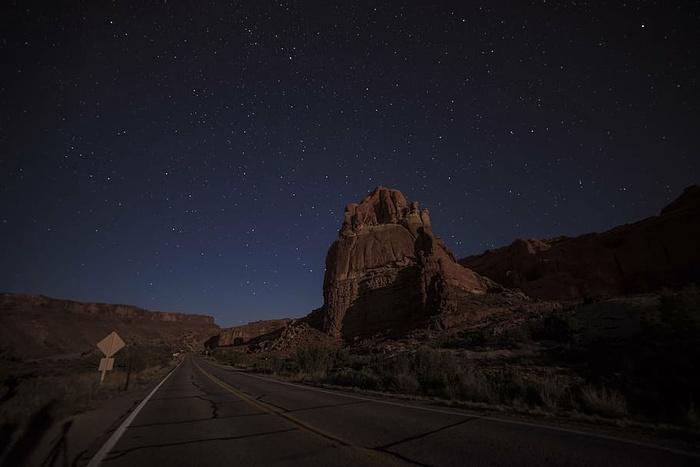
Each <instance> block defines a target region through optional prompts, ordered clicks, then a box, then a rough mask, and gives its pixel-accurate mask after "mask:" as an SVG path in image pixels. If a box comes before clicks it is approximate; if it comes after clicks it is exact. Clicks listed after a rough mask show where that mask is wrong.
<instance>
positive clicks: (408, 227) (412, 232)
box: [307, 187, 497, 339]
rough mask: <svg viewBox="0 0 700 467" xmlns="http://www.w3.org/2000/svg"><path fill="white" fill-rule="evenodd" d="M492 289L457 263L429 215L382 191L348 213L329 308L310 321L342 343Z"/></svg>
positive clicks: (328, 291)
mask: <svg viewBox="0 0 700 467" xmlns="http://www.w3.org/2000/svg"><path fill="white" fill-rule="evenodd" d="M493 287H496V284H493V283H492V282H491V281H489V280H488V279H485V278H483V277H481V276H480V275H478V274H476V273H474V272H473V271H471V270H469V269H467V268H464V267H462V266H461V265H460V264H458V263H457V261H456V259H455V257H454V255H453V253H452V252H451V251H450V250H449V249H448V248H447V246H446V245H445V243H444V242H443V241H442V240H441V239H440V238H439V237H437V236H435V234H434V233H433V230H432V227H431V224H430V217H429V213H428V210H427V209H422V210H421V209H419V207H418V203H417V202H413V203H410V204H409V203H408V201H407V200H406V198H405V197H404V195H403V194H401V192H400V191H398V190H392V189H387V188H384V187H377V188H376V189H375V190H374V191H372V192H371V193H370V194H369V195H368V196H367V197H365V198H364V199H363V200H362V201H361V202H360V203H359V204H354V203H353V204H349V205H348V206H347V207H346V209H345V215H344V219H343V224H342V227H341V228H340V232H339V235H338V239H337V240H336V241H335V242H334V243H333V244H332V246H331V247H330V250H329V251H328V255H327V257H326V274H325V278H324V283H323V297H324V305H323V307H322V308H321V309H320V310H318V311H316V312H315V313H312V315H310V316H309V317H308V318H307V321H308V322H309V323H312V324H316V325H318V327H320V328H321V329H322V330H323V331H324V332H326V333H329V334H330V335H333V336H339V335H340V336H342V337H343V338H344V339H348V338H353V337H362V336H368V335H371V334H373V333H376V332H381V331H386V330H400V329H408V328H411V327H415V326H417V325H420V324H421V323H425V321H426V319H427V318H430V317H434V316H436V315H439V314H442V313H450V312H454V311H456V310H458V309H460V307H461V305H462V303H463V302H465V301H467V300H468V299H469V298H470V297H473V296H476V295H483V294H485V293H486V292H487V291H488V290H489V289H490V288H493ZM496 288H497V287H496Z"/></svg>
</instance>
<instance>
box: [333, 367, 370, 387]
mask: <svg viewBox="0 0 700 467" xmlns="http://www.w3.org/2000/svg"><path fill="white" fill-rule="evenodd" d="M322 381H323V382H324V383H327V384H333V385H337V386H347V387H352V388H358V389H369V390H376V389H379V388H380V386H381V384H382V380H381V379H380V378H379V377H378V376H377V375H375V374H374V373H373V372H372V371H370V370H369V369H367V368H363V369H361V370H354V369H352V368H341V369H340V370H337V371H333V372H329V373H328V374H326V376H325V378H323V380H322Z"/></svg>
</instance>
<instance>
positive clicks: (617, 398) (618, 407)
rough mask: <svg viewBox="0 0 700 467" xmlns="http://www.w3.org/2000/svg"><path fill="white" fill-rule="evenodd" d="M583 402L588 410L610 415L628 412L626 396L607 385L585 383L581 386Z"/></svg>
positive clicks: (583, 405)
mask: <svg viewBox="0 0 700 467" xmlns="http://www.w3.org/2000/svg"><path fill="white" fill-rule="evenodd" d="M581 403H582V407H583V409H584V410H586V411H587V412H591V413H595V414H599V415H605V416H608V417H618V416H622V415H625V414H626V413H627V401H626V399H625V397H624V396H623V395H622V394H621V393H620V392H618V391H617V390H615V389H613V388H611V387H608V386H605V385H592V384H587V385H585V386H584V387H583V388H581Z"/></svg>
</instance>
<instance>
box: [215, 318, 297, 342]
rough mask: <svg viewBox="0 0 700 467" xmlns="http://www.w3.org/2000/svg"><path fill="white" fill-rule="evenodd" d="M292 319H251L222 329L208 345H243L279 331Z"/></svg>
mask: <svg viewBox="0 0 700 467" xmlns="http://www.w3.org/2000/svg"><path fill="white" fill-rule="evenodd" d="M293 321H294V320H292V319H290V318H282V319H269V320H261V321H253V322H252V323H248V324H243V325H241V326H233V327H230V328H226V329H222V330H221V332H220V333H219V334H217V335H216V336H214V338H213V339H212V340H211V341H209V344H208V345H209V346H210V347H217V346H218V347H222V346H227V345H243V344H246V343H247V342H249V341H250V340H251V339H255V338H257V337H261V336H265V335H268V334H272V333H275V332H276V331H280V330H281V329H283V328H284V327H286V326H287V325H288V324H290V323H292V322H293Z"/></svg>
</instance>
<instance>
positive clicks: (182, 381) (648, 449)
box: [93, 357, 700, 467]
mask: <svg viewBox="0 0 700 467" xmlns="http://www.w3.org/2000/svg"><path fill="white" fill-rule="evenodd" d="M102 451H103V452H101V453H98V454H97V455H96V456H95V457H94V458H93V465H99V464H100V463H101V464H102V465H105V466H109V467H112V466H115V467H116V466H128V467H137V466H141V465H144V466H146V465H147V466H154V465H187V466H197V465H201V466H210V465H211V466H215V465H227V466H230V465H305V466H306V465H324V466H326V465H407V464H412V465H475V466H478V465H595V466H601V465H615V466H616V467H622V466H627V465H629V466H646V465H649V466H652V465H653V466H657V465H664V466H671V465H698V464H699V463H700V458H699V457H697V456H693V455H691V454H689V453H683V452H679V451H673V450H668V449H662V448H659V447H656V446H652V445H648V444H644V443H635V442H629V441H622V440H618V439H614V438H610V437H606V436H601V435H595V434H588V433H582V432H578V431H572V430H564V429H559V428H553V427H546V426H540V425H536V424H530V423H522V422H517V421H508V420H499V419H494V418H490V417H483V416H480V415H478V414H474V413H469V412H466V411H461V410H452V409H442V408H432V407H425V406H413V405H410V404H402V403H392V402H386V401H378V400H373V399H369V398H363V397H358V396H354V395H347V394H342V393H336V392H331V391H324V390H319V389H314V388H307V387H303V386H299V385H295V384H289V383H284V382H278V381H271V380H268V379H266V378H262V377H259V376H257V375H251V374H247V373H244V372H240V371H235V370H231V369H227V368H223V367H220V366H218V365H214V364H212V363H210V362H207V361H205V360H203V359H199V358H195V357H187V358H186V359H185V360H184V362H183V363H182V364H181V365H180V366H179V367H178V368H177V369H176V370H175V371H173V373H172V374H171V375H170V376H169V377H168V378H167V379H166V380H165V381H164V382H163V383H162V385H161V386H160V387H159V388H158V389H157V390H156V391H155V392H154V393H153V394H152V396H151V397H150V399H149V400H148V401H147V402H146V403H145V404H143V406H142V408H141V410H140V411H138V413H136V414H135V416H134V417H133V420H131V421H130V423H129V424H128V426H126V423H125V425H124V426H122V427H121V428H120V430H117V432H116V433H115V435H114V436H113V437H112V438H111V442H109V443H108V444H107V445H106V446H105V449H103V450H102Z"/></svg>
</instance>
